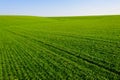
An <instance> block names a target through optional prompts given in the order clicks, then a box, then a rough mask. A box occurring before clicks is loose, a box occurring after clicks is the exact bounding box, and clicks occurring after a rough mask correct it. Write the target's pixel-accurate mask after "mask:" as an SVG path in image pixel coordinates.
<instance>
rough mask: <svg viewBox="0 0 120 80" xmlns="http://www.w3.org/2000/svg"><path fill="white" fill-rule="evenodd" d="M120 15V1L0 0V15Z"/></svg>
mask: <svg viewBox="0 0 120 80" xmlns="http://www.w3.org/2000/svg"><path fill="white" fill-rule="evenodd" d="M102 14H120V0H0V15H37V16H79V15H102Z"/></svg>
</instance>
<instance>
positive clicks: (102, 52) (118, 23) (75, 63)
mask: <svg viewBox="0 0 120 80" xmlns="http://www.w3.org/2000/svg"><path fill="white" fill-rule="evenodd" d="M0 80H120V16H119V15H114V16H112V15H111V16H81V17H80V16H77V17H36V16H0Z"/></svg>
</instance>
